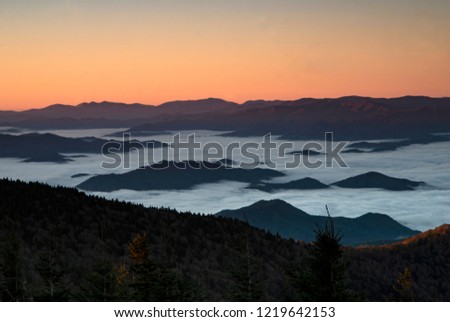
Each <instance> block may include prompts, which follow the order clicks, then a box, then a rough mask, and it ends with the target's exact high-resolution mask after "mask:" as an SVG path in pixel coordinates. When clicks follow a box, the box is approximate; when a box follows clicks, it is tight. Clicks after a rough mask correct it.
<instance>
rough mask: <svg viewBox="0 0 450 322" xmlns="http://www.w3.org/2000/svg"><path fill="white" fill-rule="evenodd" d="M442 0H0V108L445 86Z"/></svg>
mask: <svg viewBox="0 0 450 322" xmlns="http://www.w3.org/2000/svg"><path fill="white" fill-rule="evenodd" d="M449 40H450V2H449V1H439V0H433V1H415V0H414V1H410V0H408V1H400V0H394V1H385V0H383V1H303V0H302V1H293V0H291V1H290V0H282V1H256V0H254V1H234V0H233V1H200V0H198V1H194V0H189V1H175V0H169V1H167V0H166V1H156V0H155V1H139V0H134V1H119V0H112V1H101V0H95V1H23V0H3V1H1V2H0V71H1V72H0V109H3V110H6V109H17V110H19V109H28V108H35V107H43V106H47V105H50V104H54V103H65V104H78V103H80V102H83V101H103V100H108V101H120V102H127V103H132V102H140V103H147V104H159V103H162V102H164V101H169V100H177V99H197V98H204V97H220V98H223V99H227V100H232V101H236V102H242V101H245V100H249V99H295V98H300V97H337V96H344V95H365V96H375V97H394V96H402V95H428V96H437V97H440V96H450V88H449V84H450V63H449V62H450V41H449Z"/></svg>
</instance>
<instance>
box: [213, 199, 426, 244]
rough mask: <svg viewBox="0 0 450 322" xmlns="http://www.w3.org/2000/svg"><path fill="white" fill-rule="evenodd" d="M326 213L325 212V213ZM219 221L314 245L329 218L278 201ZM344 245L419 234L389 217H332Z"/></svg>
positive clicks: (234, 212) (262, 203)
mask: <svg viewBox="0 0 450 322" xmlns="http://www.w3.org/2000/svg"><path fill="white" fill-rule="evenodd" d="M324 211H325V209H324ZM216 216H219V217H227V218H236V219H239V220H244V221H248V223H249V224H250V225H252V226H254V227H257V228H261V229H264V230H267V231H270V232H271V233H274V234H279V235H281V236H282V237H283V238H293V239H296V240H303V241H306V242H310V241H313V240H314V238H315V234H314V231H315V230H316V229H317V225H319V226H320V227H323V226H324V224H325V222H326V220H327V217H326V216H311V215H309V214H307V213H306V212H304V211H302V210H300V209H298V208H296V207H294V206H292V205H290V204H288V203H287V202H285V201H283V200H279V199H275V200H269V201H266V200H261V201H258V202H256V203H254V204H252V205H250V206H247V207H243V208H240V209H235V210H222V211H220V212H218V213H217V214H216ZM333 220H334V225H335V228H336V230H337V231H339V232H340V233H341V234H342V236H343V237H342V242H343V243H344V244H347V245H358V244H377V243H387V242H388V241H390V242H392V241H396V240H397V241H398V240H401V239H404V238H406V237H410V236H413V235H415V234H418V233H419V231H415V230H412V229H409V228H408V227H405V226H403V225H401V224H399V223H398V222H396V221H395V220H394V219H392V218H391V217H389V216H387V215H383V214H377V213H367V214H365V215H363V216H360V217H357V218H345V217H333Z"/></svg>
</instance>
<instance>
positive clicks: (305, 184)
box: [247, 177, 329, 192]
mask: <svg viewBox="0 0 450 322" xmlns="http://www.w3.org/2000/svg"><path fill="white" fill-rule="evenodd" d="M247 188H248V189H258V190H261V191H265V192H272V191H275V190H308V189H326V188H329V186H328V185H326V184H324V183H322V182H320V181H319V180H316V179H313V178H309V177H306V178H303V179H299V180H294V181H289V182H286V183H258V184H251V185H249V186H248V187H247Z"/></svg>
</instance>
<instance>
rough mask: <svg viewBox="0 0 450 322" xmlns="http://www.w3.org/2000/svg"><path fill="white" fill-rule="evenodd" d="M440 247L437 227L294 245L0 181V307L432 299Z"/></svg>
mask: <svg viewBox="0 0 450 322" xmlns="http://www.w3.org/2000/svg"><path fill="white" fill-rule="evenodd" d="M212 197H215V196H212ZM444 230H445V229H444ZM449 246H450V231H448V230H447V231H444V233H442V234H430V235H429V236H426V238H422V239H417V240H414V241H411V242H410V243H405V244H399V245H393V246H389V247H371V248H342V247H341V246H340V243H339V234H338V232H334V231H333V230H332V225H331V226H326V227H322V228H321V229H319V230H318V231H317V235H316V242H315V243H312V244H305V243H302V242H295V241H293V240H284V239H282V238H281V237H279V236H276V235H272V234H269V233H267V232H264V231H261V230H258V229H255V228H252V227H250V226H249V225H247V224H246V223H243V222H241V221H236V220H230V219H224V218H216V217H212V216H202V215H199V214H192V213H180V212H177V211H174V210H171V209H167V208H145V207H143V206H139V205H134V204H130V203H126V202H119V201H117V200H116V201H110V200H106V199H104V198H100V197H93V196H87V195H85V194H84V193H81V192H79V191H77V190H76V189H70V188H63V187H50V186H48V185H43V184H39V183H23V182H19V181H10V180H0V296H1V298H0V299H1V300H2V301H203V300H207V301H223V300H231V301H247V300H249V301H250V300H251V301H297V300H303V301H305V300H330V299H334V300H345V301H347V300H369V301H370V300H417V301H431V300H439V301H442V300H449V299H450V276H449V274H448V271H449V268H450V262H449V258H450V257H449V255H450V247H449ZM326 263H328V264H326ZM327 288H328V291H327ZM324 290H325V291H324ZM330 290H332V291H330ZM324 296H325V297H324ZM330 296H332V297H331V298H330Z"/></svg>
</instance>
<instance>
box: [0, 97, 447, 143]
mask: <svg viewBox="0 0 450 322" xmlns="http://www.w3.org/2000/svg"><path fill="white" fill-rule="evenodd" d="M0 125H1V126H11V127H27V128H32V129H33V128H93V127H97V128H98V127H130V132H131V133H133V131H135V130H137V129H139V130H141V131H142V130H147V131H149V130H150V131H165V130H174V131H178V130H198V129H206V130H217V131H232V132H233V133H234V135H235V136H248V135H264V134H267V133H269V132H271V133H272V134H274V135H281V136H282V137H283V138H290V139H318V138H320V139H323V136H324V132H325V131H327V132H334V133H335V139H339V140H349V139H358V140H362V139H381V138H412V137H420V136H424V135H429V134H432V133H435V132H450V98H447V97H446V98H431V97H424V96H405V97H399V98H390V99H387V98H370V97H360V96H347V97H340V98H333V99H331V98H324V99H313V98H304V99H299V100H293V101H282V100H279V101H277V100H275V101H264V100H256V101H248V102H245V103H243V104H237V103H234V102H228V101H225V100H221V99H216V98H208V99H202V100H192V101H174V102H168V103H164V104H161V105H159V106H153V105H143V104H123V103H112V102H100V103H96V102H90V103H82V104H79V105H77V106H76V107H74V106H69V105H52V106H49V107H47V108H43V109H34V110H28V111H23V112H10V111H0Z"/></svg>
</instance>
